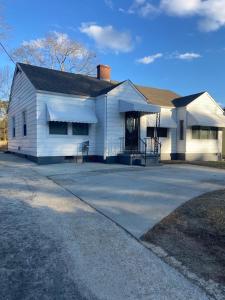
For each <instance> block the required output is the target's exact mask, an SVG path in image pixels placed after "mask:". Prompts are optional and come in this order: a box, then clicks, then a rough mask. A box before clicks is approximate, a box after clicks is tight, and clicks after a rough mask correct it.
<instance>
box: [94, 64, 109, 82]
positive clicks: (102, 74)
mask: <svg viewBox="0 0 225 300" xmlns="http://www.w3.org/2000/svg"><path fill="white" fill-rule="evenodd" d="M110 73H111V68H110V66H107V65H98V66H97V78H98V79H99V80H105V81H110V79H111V76H110Z"/></svg>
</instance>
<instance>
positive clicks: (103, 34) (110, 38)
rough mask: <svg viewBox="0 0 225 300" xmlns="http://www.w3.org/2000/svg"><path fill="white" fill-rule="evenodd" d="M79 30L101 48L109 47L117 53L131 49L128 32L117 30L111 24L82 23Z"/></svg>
mask: <svg viewBox="0 0 225 300" xmlns="http://www.w3.org/2000/svg"><path fill="white" fill-rule="evenodd" d="M80 31H81V32H82V33H85V34H86V35H87V36H89V37H90V38H92V39H93V40H94V41H95V43H96V45H97V46H98V47H99V48H101V49H110V50H112V51H115V52H117V53H119V52H130V51H131V50H132V49H133V41H132V37H131V35H130V33H129V32H125V31H118V30H116V29H115V28H114V27H113V26H112V25H108V26H99V25H97V24H95V23H82V24H81V27H80Z"/></svg>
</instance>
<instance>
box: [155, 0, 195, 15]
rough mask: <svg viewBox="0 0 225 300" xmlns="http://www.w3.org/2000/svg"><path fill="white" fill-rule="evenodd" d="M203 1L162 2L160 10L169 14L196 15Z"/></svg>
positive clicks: (165, 0)
mask: <svg viewBox="0 0 225 300" xmlns="http://www.w3.org/2000/svg"><path fill="white" fill-rule="evenodd" d="M200 5H201V0H188V1H186V0H161V4H160V8H161V9H162V10H164V11H166V12H167V13H169V14H173V15H178V16H185V15H191V14H193V13H196V11H197V10H198V9H199V8H200Z"/></svg>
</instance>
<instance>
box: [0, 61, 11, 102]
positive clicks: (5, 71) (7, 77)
mask: <svg viewBox="0 0 225 300" xmlns="http://www.w3.org/2000/svg"><path fill="white" fill-rule="evenodd" d="M11 83H12V69H11V68H10V67H9V66H5V67H2V68H0V99H5V100H8V99H9V93H10V87H11Z"/></svg>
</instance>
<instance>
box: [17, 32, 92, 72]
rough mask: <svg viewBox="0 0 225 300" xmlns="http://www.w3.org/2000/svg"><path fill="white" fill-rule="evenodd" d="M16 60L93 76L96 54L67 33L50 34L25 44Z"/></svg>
mask: <svg viewBox="0 0 225 300" xmlns="http://www.w3.org/2000/svg"><path fill="white" fill-rule="evenodd" d="M12 56H13V58H14V60H16V61H20V62H24V63H27V64H34V65H37V66H45V67H48V68H51V69H57V70H61V71H67V72H76V73H82V74H92V73H93V71H94V69H95V65H96V63H95V59H96V54H95V53H94V52H92V51H90V50H88V49H87V48H86V47H85V46H84V45H82V44H80V43H78V42H77V41H75V40H73V39H71V38H70V37H69V36H68V35H67V34H66V33H60V32H56V31H54V32H50V33H48V34H47V35H46V36H45V37H44V38H40V39H36V40H31V41H28V42H23V43H22V45H21V46H20V47H19V48H17V49H15V50H14V51H13V53H12Z"/></svg>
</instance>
